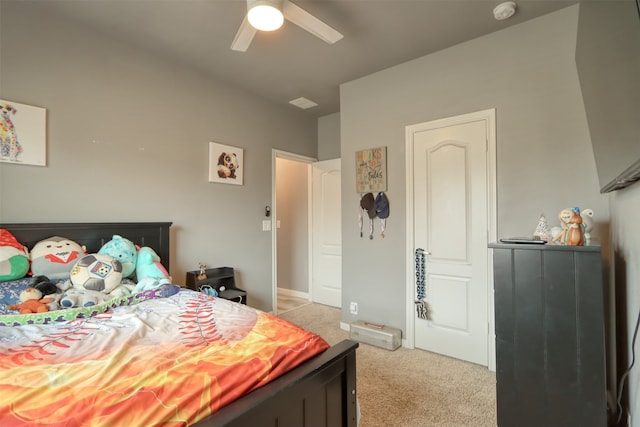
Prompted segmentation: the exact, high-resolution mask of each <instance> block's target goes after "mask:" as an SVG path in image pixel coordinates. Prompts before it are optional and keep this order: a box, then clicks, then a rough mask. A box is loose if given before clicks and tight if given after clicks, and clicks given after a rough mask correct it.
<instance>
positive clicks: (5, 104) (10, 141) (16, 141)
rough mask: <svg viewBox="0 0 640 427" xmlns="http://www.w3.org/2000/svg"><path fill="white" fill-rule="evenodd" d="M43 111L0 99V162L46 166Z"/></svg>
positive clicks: (44, 116) (44, 118)
mask: <svg viewBox="0 0 640 427" xmlns="http://www.w3.org/2000/svg"><path fill="white" fill-rule="evenodd" d="M46 114H47V110H46V109H44V108H41V107H34V106H31V105H25V104H20V103H18V102H14V101H7V100H4V99H0V162H4V163H13V164H17V165H20V164H22V165H35V166H46V164H47V140H46V124H47V115H46Z"/></svg>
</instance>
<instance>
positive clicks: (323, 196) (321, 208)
mask: <svg viewBox="0 0 640 427" xmlns="http://www.w3.org/2000/svg"><path fill="white" fill-rule="evenodd" d="M341 181H342V172H341V162H340V159H334V160H325V161H321V162H316V163H313V165H312V187H313V188H312V208H311V222H312V225H311V230H312V231H311V299H312V301H313V302H317V303H320V304H325V305H330V306H333V307H341V306H342V226H341V224H342V218H341V215H342V212H341V205H342V204H341V201H340V197H341V194H342V192H341V188H340V186H341Z"/></svg>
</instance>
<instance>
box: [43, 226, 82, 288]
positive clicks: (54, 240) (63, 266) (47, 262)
mask: <svg viewBox="0 0 640 427" xmlns="http://www.w3.org/2000/svg"><path fill="white" fill-rule="evenodd" d="M85 252H86V248H85V247H84V246H80V244H78V243H76V242H74V241H73V240H70V239H67V238H64V237H60V236H53V237H50V238H48V239H45V240H41V241H39V242H38V243H36V244H35V246H34V247H33V249H31V272H32V273H33V274H34V275H43V276H47V277H48V278H49V279H52V280H63V279H68V278H69V273H70V272H71V268H72V267H73V266H74V264H75V263H76V261H77V260H78V259H79V258H81V257H82V256H83V255H84V254H85Z"/></svg>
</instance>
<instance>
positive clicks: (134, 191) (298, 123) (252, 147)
mask: <svg viewBox="0 0 640 427" xmlns="http://www.w3.org/2000/svg"><path fill="white" fill-rule="evenodd" d="M0 4H1V7H2V10H1V22H0V24H1V26H0V28H1V30H0V31H1V33H0V40H1V41H0V43H1V46H0V47H1V52H2V62H1V64H0V97H1V98H3V99H8V100H11V101H16V102H20V103H24V104H29V105H36V106H40V107H45V108H46V109H47V113H48V119H47V129H48V130H47V133H48V137H47V140H48V147H47V149H48V166H47V167H34V166H21V165H13V164H6V163H2V164H0V195H1V196H2V199H1V200H2V205H1V206H0V221H2V222H33V221H41V222H45V221H173V223H174V226H173V229H172V250H171V254H172V255H171V256H172V259H171V260H170V261H171V272H170V273H171V274H172V276H173V277H174V281H176V282H177V283H183V282H184V277H185V272H186V271H188V270H194V269H196V268H197V266H198V262H200V261H202V262H205V263H206V264H207V265H209V266H233V267H235V268H236V269H237V272H238V274H237V276H238V281H239V285H241V286H242V287H243V288H245V289H246V290H247V291H248V292H249V302H250V303H251V304H252V305H254V306H256V307H258V308H261V309H265V310H271V309H272V293H271V277H272V274H271V264H272V261H271V250H272V249H271V233H268V232H263V231H262V227H261V224H262V219H263V218H264V206H265V205H267V204H270V203H271V162H270V161H265V159H270V158H271V149H272V148H277V149H281V150H284V151H289V152H293V153H297V154H301V155H305V156H310V157H315V156H316V147H317V121H316V120H315V119H311V118H309V117H308V116H307V115H305V114H304V113H303V112H298V111H297V110H293V109H292V108H291V107H288V106H283V107H281V106H279V105H274V104H271V103H269V102H266V101H263V100H262V99H259V98H256V97H254V96H252V95H250V94H248V93H247V92H245V91H243V90H241V89H238V88H234V87H230V86H228V85H225V84H221V83H220V82H217V81H214V80H212V79H210V78H208V77H206V76H204V75H201V74H198V73H197V72H194V71H191V70H189V69H187V68H184V67H182V66H180V65H177V64H176V63H172V62H169V61H165V60H164V59H162V58H158V57H154V56H152V55H150V54H147V53H145V52H142V51H139V50H136V49H134V48H132V47H130V46H127V45H123V44H120V43H118V42H114V41H112V40H110V39H109V38H108V36H103V35H100V34H97V33H94V32H93V31H92V30H91V29H87V28H83V27H79V26H78V25H76V24H74V23H72V22H65V21H62V20H59V19H57V18H56V17H55V16H52V15H51V14H48V15H43V14H42V13H40V11H39V10H38V5H39V2H28V3H25V2H2V3H0ZM209 141H217V142H220V143H223V144H229V145H232V146H235V147H241V148H244V160H245V163H244V171H243V173H244V186H235V185H225V184H214V183H208V182H207V177H208V172H207V171H208V142H209Z"/></svg>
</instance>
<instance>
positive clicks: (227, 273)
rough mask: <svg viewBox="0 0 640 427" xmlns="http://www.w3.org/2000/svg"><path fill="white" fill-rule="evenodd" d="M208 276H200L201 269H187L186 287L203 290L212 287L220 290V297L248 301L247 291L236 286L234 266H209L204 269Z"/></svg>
mask: <svg viewBox="0 0 640 427" xmlns="http://www.w3.org/2000/svg"><path fill="white" fill-rule="evenodd" d="M204 275H205V276H206V278H203V277H199V276H200V270H195V271H187V280H186V283H185V285H186V287H187V288H189V289H192V290H194V291H202V289H203V288H206V287H210V288H213V289H215V290H216V292H218V296H219V297H220V298H224V299H227V300H230V301H235V302H239V303H241V304H246V303H247V292H246V291H244V290H242V289H240V288H238V287H236V279H235V273H234V271H233V268H232V267H218V268H208V269H206V270H204Z"/></svg>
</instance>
